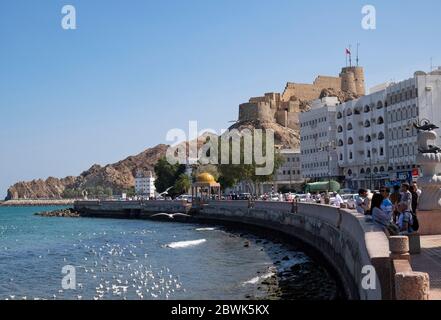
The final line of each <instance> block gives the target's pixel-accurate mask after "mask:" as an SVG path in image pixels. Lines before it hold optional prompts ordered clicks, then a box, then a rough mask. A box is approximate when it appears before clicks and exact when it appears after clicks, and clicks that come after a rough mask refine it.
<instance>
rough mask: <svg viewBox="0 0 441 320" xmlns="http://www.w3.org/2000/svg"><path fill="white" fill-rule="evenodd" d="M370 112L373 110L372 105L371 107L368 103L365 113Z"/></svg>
mask: <svg viewBox="0 0 441 320" xmlns="http://www.w3.org/2000/svg"><path fill="white" fill-rule="evenodd" d="M368 112H371V107H369V106H368V105H366V106H365V107H364V113H368Z"/></svg>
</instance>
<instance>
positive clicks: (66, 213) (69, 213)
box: [35, 209, 80, 218]
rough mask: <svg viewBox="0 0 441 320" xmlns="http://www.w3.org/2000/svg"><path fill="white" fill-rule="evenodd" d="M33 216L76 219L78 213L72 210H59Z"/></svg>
mask: <svg viewBox="0 0 441 320" xmlns="http://www.w3.org/2000/svg"><path fill="white" fill-rule="evenodd" d="M35 215H37V216H41V217H63V218H78V217H79V216H80V213H79V212H77V211H75V210H74V209H60V210H54V211H44V212H38V213H36V214H35Z"/></svg>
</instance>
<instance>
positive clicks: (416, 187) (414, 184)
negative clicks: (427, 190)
mask: <svg viewBox="0 0 441 320" xmlns="http://www.w3.org/2000/svg"><path fill="white" fill-rule="evenodd" d="M412 186H413V187H414V188H415V192H416V193H417V195H418V198H419V197H420V196H421V193H423V192H422V191H421V189H419V188H418V184H417V183H416V182H415V181H414V182H412Z"/></svg>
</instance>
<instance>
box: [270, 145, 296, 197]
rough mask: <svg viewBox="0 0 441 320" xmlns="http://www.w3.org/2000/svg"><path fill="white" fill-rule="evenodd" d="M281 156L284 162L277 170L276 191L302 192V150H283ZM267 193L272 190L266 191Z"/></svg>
mask: <svg viewBox="0 0 441 320" xmlns="http://www.w3.org/2000/svg"><path fill="white" fill-rule="evenodd" d="M280 155H281V156H282V157H283V159H284V162H283V164H282V165H281V166H280V168H279V169H278V170H277V173H276V175H275V178H274V183H273V184H274V191H278V190H279V189H280V188H283V187H285V188H287V189H290V190H298V191H300V190H301V188H300V187H301V185H302V183H303V182H304V179H303V176H302V164H301V160H300V158H301V154H300V150H294V149H282V150H280ZM265 191H266V192H268V191H271V190H265Z"/></svg>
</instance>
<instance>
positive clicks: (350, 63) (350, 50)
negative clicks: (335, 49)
mask: <svg viewBox="0 0 441 320" xmlns="http://www.w3.org/2000/svg"><path fill="white" fill-rule="evenodd" d="M349 67H352V46H351V45H349Z"/></svg>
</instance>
